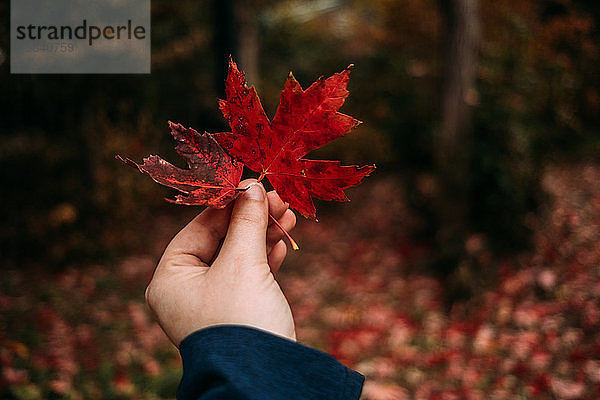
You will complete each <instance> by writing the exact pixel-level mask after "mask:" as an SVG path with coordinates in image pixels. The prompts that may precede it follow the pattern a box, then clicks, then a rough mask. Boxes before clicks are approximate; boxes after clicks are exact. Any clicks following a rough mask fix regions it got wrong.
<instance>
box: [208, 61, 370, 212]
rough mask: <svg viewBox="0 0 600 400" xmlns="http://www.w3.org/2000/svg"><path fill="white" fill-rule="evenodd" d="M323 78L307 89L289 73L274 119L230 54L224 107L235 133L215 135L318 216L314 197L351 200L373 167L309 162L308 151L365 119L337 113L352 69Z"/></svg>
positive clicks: (297, 203) (296, 205)
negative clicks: (352, 190) (348, 194)
mask: <svg viewBox="0 0 600 400" xmlns="http://www.w3.org/2000/svg"><path fill="white" fill-rule="evenodd" d="M351 67H352V65H350V66H348V68H346V69H345V70H343V71H341V72H338V73H336V74H334V75H332V76H331V77H329V78H322V77H321V78H319V79H318V80H317V81H316V82H314V83H313V84H312V85H310V86H309V87H308V88H307V89H306V90H304V89H302V87H301V85H300V83H299V82H298V81H297V80H296V79H295V78H294V75H293V74H292V73H290V75H289V76H288V78H287V80H286V82H285V84H284V88H283V90H282V91H281V98H280V102H279V106H278V108H277V112H276V114H275V117H274V118H273V121H272V122H271V121H269V119H268V118H267V116H266V114H265V112H264V109H263V107H262V105H261V103H260V99H259V97H258V95H257V93H256V90H255V88H254V87H250V88H249V87H248V86H247V84H246V80H245V75H244V73H243V72H241V71H240V70H239V69H238V67H237V65H236V63H235V62H233V60H232V59H231V58H230V60H229V73H228V75H227V80H226V90H225V92H226V95H227V99H226V100H220V101H219V108H220V110H221V112H222V113H223V115H224V117H225V119H226V120H227V122H228V123H229V126H230V128H231V133H219V134H216V135H215V138H216V139H217V140H218V142H219V143H220V144H221V145H222V146H223V147H224V148H226V149H227V150H228V151H229V153H230V154H231V155H232V156H233V157H235V158H237V159H239V160H240V161H242V162H243V163H244V164H245V165H247V166H248V167H249V168H250V169H252V170H254V171H256V172H259V173H260V174H261V178H262V177H264V176H266V177H267V179H268V180H269V181H270V182H271V184H272V185H273V187H274V188H275V190H276V191H277V192H278V193H279V195H280V196H281V198H282V199H283V200H284V201H286V202H288V203H289V204H290V206H291V207H293V208H295V209H296V210H298V211H299V212H300V213H301V214H302V215H304V216H305V217H308V218H312V219H316V210H315V207H314V205H313V203H312V198H311V197H318V198H321V199H325V200H338V201H347V200H348V198H347V197H346V195H345V194H344V192H343V189H345V188H347V187H350V186H354V185H357V184H358V183H359V182H360V180H361V179H362V178H364V177H365V176H367V175H368V174H369V173H371V172H372V171H373V170H374V168H375V167H374V166H364V167H357V166H347V167H346V166H341V165H340V163H339V162H335V161H318V160H306V159H303V158H302V157H303V156H304V155H306V154H307V153H308V152H309V151H311V150H314V149H317V148H319V147H321V146H323V145H325V144H326V143H329V142H331V141H333V140H335V139H337V138H340V137H342V136H344V135H345V134H346V133H348V132H349V131H350V130H352V129H353V128H354V127H355V126H356V125H358V124H359V123H360V121H358V120H357V119H355V118H353V117H351V116H349V115H346V114H342V113H340V112H338V110H339V109H340V107H341V106H342V105H343V104H344V101H345V100H346V98H347V97H348V95H349V92H348V90H347V89H346V87H347V84H348V80H349V75H350V69H351Z"/></svg>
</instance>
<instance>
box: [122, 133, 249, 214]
mask: <svg viewBox="0 0 600 400" xmlns="http://www.w3.org/2000/svg"><path fill="white" fill-rule="evenodd" d="M169 126H170V127H171V134H172V135H173V137H174V138H175V140H176V141H177V145H176V147H175V150H176V151H177V152H178V153H179V154H180V155H181V156H182V157H183V158H184V159H185V160H186V162H187V164H188V166H189V168H190V169H181V168H178V167H176V166H174V165H173V164H171V163H169V162H167V161H165V160H163V159H162V158H160V157H159V156H155V155H151V156H149V157H147V158H145V159H144V162H143V163H142V164H137V163H135V162H134V161H132V160H130V159H129V158H122V157H121V156H117V158H118V159H119V160H121V161H123V162H125V163H127V164H129V165H131V166H134V167H136V168H138V169H139V170H140V171H141V172H143V173H146V174H148V175H150V177H151V178H152V179H153V180H154V181H155V182H158V183H160V184H161V185H165V186H169V187H172V188H174V189H177V190H179V191H180V192H182V193H184V194H183V195H177V196H175V199H174V200H171V199H167V200H168V201H170V202H173V203H177V204H185V205H203V206H213V207H224V206H226V205H227V204H228V203H229V202H230V201H231V200H233V199H234V198H235V197H236V195H237V193H238V192H239V189H236V188H237V185H238V184H239V182H240V180H241V178H242V170H243V168H244V166H243V164H242V163H240V162H237V161H236V160H233V159H232V158H231V157H230V156H229V155H228V154H227V153H226V152H225V151H224V150H223V148H222V147H221V146H220V145H219V143H218V142H217V141H216V140H215V139H214V138H213V137H212V135H211V134H209V133H207V132H205V133H202V134H201V133H198V132H197V131H195V130H194V129H192V128H184V127H183V126H182V125H180V124H174V123H172V122H169Z"/></svg>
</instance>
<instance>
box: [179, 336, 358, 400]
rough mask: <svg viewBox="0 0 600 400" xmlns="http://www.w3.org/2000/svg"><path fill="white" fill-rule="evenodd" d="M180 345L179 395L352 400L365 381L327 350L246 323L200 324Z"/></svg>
mask: <svg viewBox="0 0 600 400" xmlns="http://www.w3.org/2000/svg"><path fill="white" fill-rule="evenodd" d="M179 351H180V353H181V358H182V360H183V377H182V379H181V383H180V385H179V389H178V391H177V399H179V400H191V399H194V400H216V399H228V400H242V399H243V400H270V399H272V400H279V399H281V400H284V399H285V400H296V399H298V400H300V399H302V400H309V399H319V400H356V399H358V398H359V397H360V393H361V391H362V385H363V383H364V377H363V376H362V375H360V374H359V373H358V372H355V371H353V370H351V369H349V368H347V367H345V366H344V365H342V364H340V363H339V362H338V361H337V360H336V359H335V358H334V357H332V356H331V355H329V354H327V353H324V352H322V351H319V350H316V349H313V348H310V347H307V346H304V345H302V344H300V343H297V342H293V341H291V340H288V339H285V338H283V337H280V336H276V335H273V334H270V333H268V332H265V331H261V330H258V329H254V328H250V327H246V326H238V325H221V326H214V327H210V328H205V329H201V330H199V331H196V332H194V333H192V334H191V335H189V336H188V337H186V338H185V339H183V341H182V342H181V344H180V346H179Z"/></svg>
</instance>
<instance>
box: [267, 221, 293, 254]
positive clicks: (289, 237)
mask: <svg viewBox="0 0 600 400" xmlns="http://www.w3.org/2000/svg"><path fill="white" fill-rule="evenodd" d="M269 218H271V220H272V221H273V222H274V223H275V225H277V226H278V227H279V229H281V231H282V232H283V234H284V235H285V237H286V238H288V240H289V241H290V244H291V245H292V249H294V250H299V249H300V247H299V246H298V244H297V243H296V241H294V239H292V237H291V236H290V234H289V233H287V232H286V230H285V229H283V226H281V224H280V223H279V222H278V221H277V220H276V219H275V217H273V216H272V215H271V213H269Z"/></svg>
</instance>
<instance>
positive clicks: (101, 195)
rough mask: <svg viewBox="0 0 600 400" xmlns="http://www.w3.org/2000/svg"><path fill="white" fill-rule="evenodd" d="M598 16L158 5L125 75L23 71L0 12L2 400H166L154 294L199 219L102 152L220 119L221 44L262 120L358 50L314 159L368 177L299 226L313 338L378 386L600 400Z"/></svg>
mask: <svg viewBox="0 0 600 400" xmlns="http://www.w3.org/2000/svg"><path fill="white" fill-rule="evenodd" d="M599 4H600V3H598V2H597V1H595V0H494V1H482V0H437V1H433V0H396V1H394V0H309V1H300V0H283V1H273V0H248V1H243V0H214V1H191V0H182V1H177V2H172V1H167V0H153V1H152V73H151V74H150V75H115V76H111V75H11V74H10V73H9V59H10V49H9V27H10V21H9V17H10V10H9V2H8V1H1V2H0V16H1V18H2V20H1V21H2V22H1V23H0V90H1V94H2V95H1V96H0V177H1V179H0V182H2V189H1V196H0V221H1V225H0V255H1V264H0V268H1V270H0V274H1V275H0V276H1V279H0V398H2V399H52V398H55V399H63V398H64V399H102V398H113V399H163V398H174V393H175V390H176V386H177V383H178V380H179V378H180V374H181V371H180V360H179V358H178V355H177V353H176V351H175V350H174V348H173V347H172V346H170V345H169V344H168V342H167V341H166V339H165V338H164V336H163V335H162V333H161V331H160V329H159V328H158V327H157V326H156V325H155V324H154V323H153V321H152V318H151V317H150V315H149V313H148V312H147V310H146V308H145V306H144V304H143V292H144V289H145V285H146V284H147V282H148V280H149V279H150V276H151V274H152V270H153V268H154V265H155V263H156V261H157V259H158V257H159V256H160V254H161V252H162V250H163V249H164V246H165V245H166V243H168V240H169V239H170V238H171V237H172V236H173V235H174V234H175V233H176V232H177V231H178V229H180V228H181V227H182V226H183V225H184V224H185V223H186V221H188V220H189V219H190V218H191V217H192V216H193V215H195V214H196V213H198V212H199V211H200V210H199V209H195V208H189V207H179V206H175V205H172V204H168V203H166V202H164V201H163V198H164V197H165V196H167V195H171V194H173V193H172V192H171V191H169V190H168V189H166V188H163V187H159V186H158V185H156V184H154V183H153V182H152V181H151V180H150V179H148V178H147V177H146V176H142V175H141V174H139V173H137V172H136V171H134V170H132V169H130V168H127V167H125V166H124V165H122V164H120V163H119V162H117V161H116V160H115V159H114V155H115V154H117V153H118V154H123V155H127V156H129V157H131V158H133V159H136V160H140V159H141V158H142V157H144V156H146V155H148V154H151V153H152V154H161V155H163V156H164V157H165V158H166V159H168V160H171V161H172V162H174V163H178V164H179V165H182V163H181V160H180V159H179V158H178V156H177V155H176V153H175V152H174V150H173V142H172V139H171V137H170V135H169V132H168V125H167V121H169V120H171V121H174V122H180V123H182V124H184V125H186V126H192V127H194V128H195V129H197V130H207V131H209V132H215V131H223V130H226V129H227V125H226V123H225V121H224V120H223V118H222V117H221V115H220V114H219V111H218V108H217V103H216V102H217V98H219V97H221V96H223V91H224V85H223V82H224V77H225V73H226V58H227V55H228V54H232V55H233V56H234V58H235V59H236V60H237V61H238V63H239V65H240V67H241V68H242V69H244V70H245V71H246V73H247V78H248V80H249V82H250V83H252V84H254V85H255V86H256V87H257V89H258V92H259V95H260V96H261V99H262V102H263V105H264V107H265V109H266V112H267V114H268V115H270V116H273V115H274V112H275V110H276V107H277V104H278V101H279V91H280V90H281V88H282V86H283V82H284V80H285V78H286V77H287V75H288V73H289V71H290V70H291V71H293V72H294V75H295V76H296V78H297V79H298V80H299V81H300V83H301V84H302V85H303V86H304V87H308V85H310V83H312V82H313V81H314V80H315V79H317V78H318V77H319V76H322V75H323V76H329V75H331V74H333V73H335V72H338V71H340V70H342V69H344V68H345V67H346V66H347V65H348V64H355V68H354V69H353V71H352V74H351V79H350V85H349V90H350V92H351V94H350V97H349V99H348V100H347V102H346V104H345V105H344V106H343V108H342V111H343V112H345V113H347V114H350V115H352V116H354V117H356V118H358V119H360V120H362V121H363V124H362V125H360V126H359V127H358V128H356V129H355V130H354V131H353V132H352V133H350V134H349V135H348V136H347V137H345V138H343V139H340V140H337V141H336V142H334V143H331V144H329V145H326V146H325V147H323V148H322V149H319V150H318V151H315V152H314V154H311V155H310V156H311V157H314V158H331V159H340V160H343V162H344V163H345V164H360V163H369V164H371V163H376V164H377V167H378V169H377V171H376V172H375V173H374V174H373V175H372V176H371V177H368V178H367V179H365V181H364V182H363V184H362V185H361V186H360V187H357V188H353V189H349V190H348V194H349V197H350V198H351V199H352V202H350V203H343V204H342V203H335V204H330V203H326V202H318V204H317V208H318V210H319V213H320V215H319V219H320V222H319V223H315V222H312V221H308V220H299V224H298V227H297V228H296V230H295V231H294V232H293V236H294V238H295V239H296V240H297V241H298V242H299V244H300V246H301V250H300V251H299V252H295V253H294V254H290V255H289V256H288V259H287V260H286V263H285V265H284V268H283V269H282V271H281V272H280V273H279V276H278V279H279V280H280V282H281V285H282V287H283V288H284V291H285V292H286V294H287V295H288V298H289V300H290V303H291V306H292V310H293V312H294V315H295V318H296V321H297V324H298V328H297V331H298V336H299V339H300V340H301V341H303V342H305V343H307V344H309V345H312V346H315V347H318V348H320V349H322V350H324V351H328V352H330V353H332V354H334V355H335V356H336V357H338V359H340V360H341V361H342V362H344V363H345V364H347V365H349V366H351V367H353V368H355V369H357V370H358V371H360V372H362V373H363V374H365V375H366V376H367V383H366V386H365V389H364V393H363V397H364V398H366V399H376V400H380V399H381V400H384V399H385V400H387V399H413V398H414V399H515V398H541V399H594V398H600V329H599V327H600V265H599V263H600V242H599V239H600V233H599V231H598V229H599V224H600V159H599V157H598V155H599V150H600V68H599V65H600V41H599V34H600V30H599V29H600V6H599ZM249 176H251V174H249Z"/></svg>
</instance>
